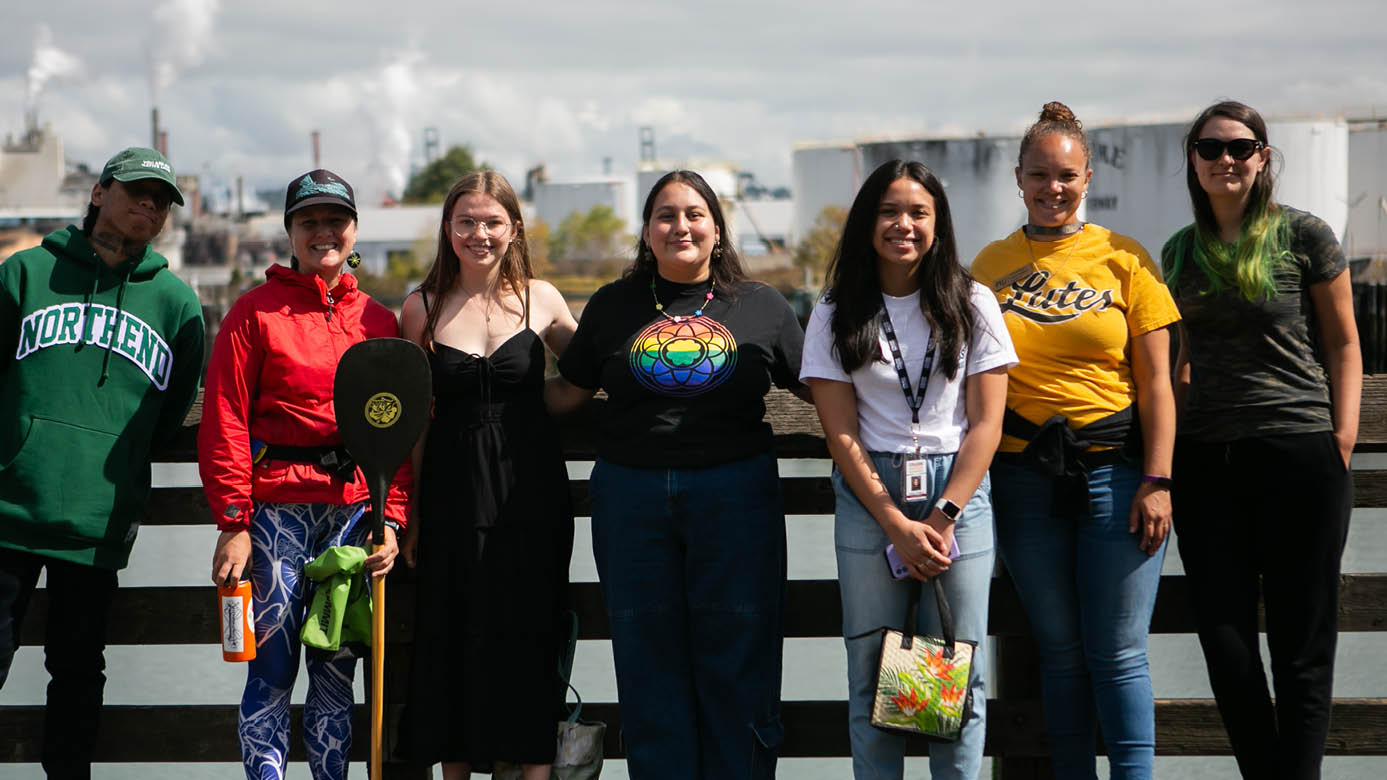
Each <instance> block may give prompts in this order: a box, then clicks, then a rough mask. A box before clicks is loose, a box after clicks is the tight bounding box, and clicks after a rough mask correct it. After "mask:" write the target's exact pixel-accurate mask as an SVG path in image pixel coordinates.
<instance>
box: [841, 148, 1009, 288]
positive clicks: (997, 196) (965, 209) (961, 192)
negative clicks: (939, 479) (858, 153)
mask: <svg viewBox="0 0 1387 780" xmlns="http://www.w3.org/2000/svg"><path fill="white" fill-rule="evenodd" d="M1020 146H1021V141H1020V139H1018V138H991V137H979V138H948V139H932V140H925V139H918V140H905V141H880V142H873V143H864V144H862V147H861V148H862V171H863V177H864V178H865V177H866V176H870V175H871V173H872V171H874V170H876V169H877V167H878V166H880V165H881V164H882V163H884V162H887V161H888V160H893V159H896V158H900V159H903V160H918V161H919V162H922V163H924V164H925V165H926V166H927V167H928V168H929V169H930V170H932V171H934V175H936V176H938V177H939V179H940V181H942V182H943V184H944V191H945V193H946V194H947V195H948V196H949V208H950V210H951V211H952V215H953V223H954V235H955V238H956V240H957V242H958V259H959V262H961V263H963V265H965V266H970V265H972V264H973V258H975V257H977V255H978V252H979V251H981V250H982V248H983V247H984V246H986V245H987V244H988V243H990V242H992V241H996V240H997V239H999V238H1003V237H1005V236H1006V235H1007V234H1008V233H1011V232H1012V231H1014V230H1016V228H1018V227H1020V226H1021V224H1022V223H1023V222H1025V220H1026V206H1025V204H1024V203H1022V202H1021V199H1020V198H1019V197H1017V193H1018V192H1019V190H1018V189H1017V187H1016V155H1017V153H1018V151H1019V150H1020Z"/></svg>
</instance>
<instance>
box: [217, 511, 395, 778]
mask: <svg viewBox="0 0 1387 780" xmlns="http://www.w3.org/2000/svg"><path fill="white" fill-rule="evenodd" d="M364 515H365V504H353V505H347V506H343V505H336V504H261V505H260V506H259V507H258V508H257V509H256V511H255V516H254V518H253V519H252V521H251V527H250V536H251V545H252V553H251V565H250V570H251V572H250V578H251V590H252V594H253V602H252V606H253V609H254V610H255V644H256V652H255V659H254V660H252V661H251V662H250V663H249V666H248V669H247V674H246V689H245V693H244V694H243V695H242V698H241V712H240V718H239V719H238V722H237V728H236V732H237V735H238V736H239V737H240V741H241V759H242V762H243V763H244V764H245V768H246V777H247V778H248V779H249V780H282V778H283V777H284V775H285V769H286V767H287V765H288V763H289V696H290V693H291V692H292V691H293V688H294V678H295V677H296V676H297V675H298V671H299V632H300V630H302V628H303V620H304V614H305V613H306V612H307V610H308V606H309V603H310V602H311V600H312V588H311V587H310V586H311V585H312V584H313V583H312V581H311V580H308V579H307V578H306V577H304V574H303V567H304V564H306V563H308V562H309V561H311V560H313V558H315V557H317V556H318V555H319V554H321V553H322V552H323V551H324V550H326V549H328V548H329V547H333V546H337V545H359V544H362V543H364V542H365V541H366V535H367V526H368V525H369V523H368V522H366V521H364V520H363V519H362V518H363V517H364ZM307 668H308V695H307V697H306V699H305V701H304V707H303V720H304V729H303V731H304V742H305V743H306V746H307V748H308V764H309V770H310V771H311V772H312V774H313V778H314V780H342V778H345V777H346V776H347V754H348V752H349V750H350V748H351V743H352V706H353V694H352V678H353V677H354V675H355V673H356V659H355V658H353V657H352V656H351V655H350V654H348V653H346V652H345V651H344V652H339V653H337V654H336V655H334V656H332V657H330V658H329V657H325V656H324V655H321V654H318V653H316V652H311V653H310V654H309V657H308V662H307Z"/></svg>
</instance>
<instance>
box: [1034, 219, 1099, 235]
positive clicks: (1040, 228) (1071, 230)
mask: <svg viewBox="0 0 1387 780" xmlns="http://www.w3.org/2000/svg"><path fill="white" fill-rule="evenodd" d="M1084 224H1085V223H1083V222H1071V223H1070V224H1068V225H1058V226H1056V227H1050V226H1048V225H1032V224H1029V223H1027V224H1026V225H1025V227H1023V228H1021V229H1022V230H1024V231H1025V233H1026V235H1028V236H1072V235H1074V234H1075V233H1078V232H1079V231H1080V230H1083V229H1084Z"/></svg>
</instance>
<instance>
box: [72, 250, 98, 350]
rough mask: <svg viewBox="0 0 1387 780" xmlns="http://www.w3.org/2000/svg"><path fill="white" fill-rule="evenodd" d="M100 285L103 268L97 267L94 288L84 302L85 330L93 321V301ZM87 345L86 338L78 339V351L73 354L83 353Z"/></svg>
mask: <svg viewBox="0 0 1387 780" xmlns="http://www.w3.org/2000/svg"><path fill="white" fill-rule="evenodd" d="M100 284H101V266H97V268H96V270H95V271H94V272H93V273H92V288H91V292H88V293H87V297H86V299H85V300H83V301H82V328H83V330H86V326H87V324H88V323H90V322H91V321H92V300H93V299H95V298H96V288H97V286H99V285H100ZM86 345H87V339H86V338H85V337H83V338H79V339H77V349H74V350H73V352H81V351H82V347H85V346H86Z"/></svg>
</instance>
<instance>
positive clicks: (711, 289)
mask: <svg viewBox="0 0 1387 780" xmlns="http://www.w3.org/2000/svg"><path fill="white" fill-rule="evenodd" d="M717 289H718V286H717V283H716V282H714V281H713V280H712V279H709V280H708V294H707V295H704V296H703V303H701V304H699V306H698V308H697V309H694V313H693V314H670V313H669V312H667V311H665V305H664V304H663V303H660V296H659V295H656V294H655V278H654V277H653V276H652V277H651V278H650V297H651V298H654V299H655V311H658V312H659V313H661V314H663V315H665V319H668V320H672V321H674V322H685V321H687V320H691V319H693V318H694V317H702V316H703V309H704V307H706V306H707V305H708V304H709V303H712V301H713V295H714V293H715V292H716V291H717Z"/></svg>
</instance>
